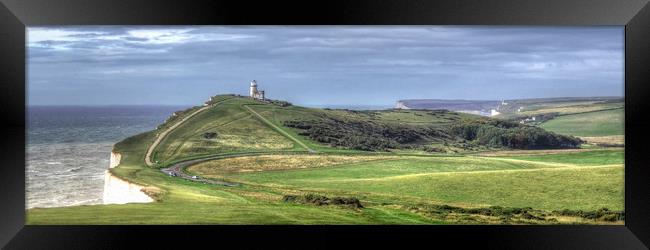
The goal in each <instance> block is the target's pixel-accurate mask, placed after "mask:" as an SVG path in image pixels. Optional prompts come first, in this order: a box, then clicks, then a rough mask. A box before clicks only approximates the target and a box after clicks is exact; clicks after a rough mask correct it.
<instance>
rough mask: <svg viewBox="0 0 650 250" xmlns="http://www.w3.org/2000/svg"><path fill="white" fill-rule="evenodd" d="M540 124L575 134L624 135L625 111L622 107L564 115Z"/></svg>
mask: <svg viewBox="0 0 650 250" xmlns="http://www.w3.org/2000/svg"><path fill="white" fill-rule="evenodd" d="M540 126H541V127H542V128H544V129H547V130H550V131H553V132H557V133H560V134H567V135H574V136H610V135H623V134H624V132H625V111H624V110H623V109H622V108H621V109H613V110H606V111H597V112H588V113H580V114H571V115H564V116H560V117H556V118H554V119H552V120H550V121H547V122H544V123H542V124H541V125H540Z"/></svg>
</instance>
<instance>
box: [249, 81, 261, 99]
mask: <svg viewBox="0 0 650 250" xmlns="http://www.w3.org/2000/svg"><path fill="white" fill-rule="evenodd" d="M250 97H252V98H255V99H260V100H264V90H258V89H257V82H256V81H255V80H253V81H251V91H250Z"/></svg>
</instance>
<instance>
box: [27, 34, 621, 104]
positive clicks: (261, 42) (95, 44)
mask: <svg viewBox="0 0 650 250" xmlns="http://www.w3.org/2000/svg"><path fill="white" fill-rule="evenodd" d="M53 29H56V30H61V31H65V32H68V33H69V35H65V34H68V33H65V32H63V33H61V32H58V33H56V34H55V35H56V36H55V37H54V38H58V39H59V40H57V39H52V40H47V39H45V40H43V39H44V38H43V37H45V35H42V36H41V40H42V41H40V42H33V43H30V44H28V64H29V65H28V66H29V71H28V75H29V79H30V81H29V82H28V85H29V86H31V87H32V88H30V89H32V90H33V91H31V90H30V91H28V92H29V93H28V94H29V96H30V98H29V100H30V102H33V103H40V104H43V103H45V102H46V101H45V100H47V103H49V104H54V103H51V102H53V100H60V102H61V103H60V104H70V103H69V102H70V100H75V99H79V98H74V95H80V94H83V95H90V96H93V95H94V96H95V98H84V99H83V101H84V102H87V101H88V102H90V103H86V104H102V103H103V104H110V103H115V99H111V98H109V97H106V96H102V95H101V93H102V91H101V90H104V91H109V90H110V88H115V89H129V91H128V93H124V95H125V96H123V97H121V98H120V102H126V103H143V102H144V103H151V104H156V103H160V102H161V100H163V101H162V103H161V104H196V103H194V101H190V102H189V103H188V100H195V99H196V102H200V101H202V100H204V99H205V97H206V96H207V95H213V94H215V93H225V92H234V93H240V94H243V93H245V92H246V82H247V81H249V80H251V79H257V80H259V81H260V84H261V85H263V86H264V88H265V89H267V91H268V93H269V95H270V96H271V97H273V98H279V99H283V98H284V99H288V100H290V101H294V102H303V103H304V104H325V103H338V104H345V103H347V104H388V103H392V102H393V101H394V100H396V99H403V98H451V99H454V98H471V99H502V98H506V99H507V98H524V97H545V96H557V95H563V96H590V95H591V96H593V95H622V86H623V85H622V84H623V77H622V76H623V46H624V44H623V28H622V27H507V26H506V27H501V26H485V27H482V26H478V27H477V26H414V27H408V26H388V27H387V26H356V27H337V26H332V27H320V26H319V27H281V26H273V27H261V26H226V27H215V26H187V27H185V26H137V27H130V26H72V27H65V26H63V27H36V28H30V29H29V30H28V32H30V33H31V32H43V30H45V31H47V30H53ZM134 31H135V34H137V36H136V35H133V34H134ZM65 86H69V87H70V88H74V87H77V88H79V90H78V91H70V93H65V92H64V91H59V92H56V93H57V95H60V97H52V96H51V95H48V91H47V90H48V88H52V89H59V90H60V89H70V88H67V87H65ZM179 86H184V87H183V88H184V89H183V93H184V95H185V96H183V97H178V96H177V95H176V93H177V92H178V91H177V89H176V88H179ZM188 86H193V87H190V88H188ZM495 86H498V87H496V89H495ZM93 88H96V89H93ZM366 89H372V90H373V91H372V92H367V91H364V90H366ZM423 89H426V91H424V90H423ZM109 92H110V91H109ZM45 95H48V96H47V98H45V97H44V96H45ZM143 96H146V98H144V99H143V98H142V97H143ZM71 97H72V98H71ZM129 98H132V99H133V100H131V99H129ZM39 100H44V101H42V102H41V101H39ZM79 100H82V99H79ZM76 104H84V103H76Z"/></svg>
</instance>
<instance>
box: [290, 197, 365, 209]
mask: <svg viewBox="0 0 650 250" xmlns="http://www.w3.org/2000/svg"><path fill="white" fill-rule="evenodd" d="M282 201H283V202H295V203H302V204H313V205H317V206H324V205H338V206H350V207H354V208H363V205H361V201H359V199H357V198H355V197H333V198H331V199H330V198H328V197H326V196H322V195H317V194H307V195H303V196H296V195H285V196H283V197H282Z"/></svg>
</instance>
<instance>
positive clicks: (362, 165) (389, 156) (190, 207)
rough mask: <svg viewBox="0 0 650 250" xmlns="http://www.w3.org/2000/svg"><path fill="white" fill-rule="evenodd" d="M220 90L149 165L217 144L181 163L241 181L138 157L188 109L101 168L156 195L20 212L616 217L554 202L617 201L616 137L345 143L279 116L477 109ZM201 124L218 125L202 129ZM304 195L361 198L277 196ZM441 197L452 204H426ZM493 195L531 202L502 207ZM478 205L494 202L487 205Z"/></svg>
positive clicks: (592, 205)
mask: <svg viewBox="0 0 650 250" xmlns="http://www.w3.org/2000/svg"><path fill="white" fill-rule="evenodd" d="M218 100H220V101H223V100H225V101H223V102H221V103H219V104H216V105H215V106H214V107H211V108H209V109H207V110H206V111H203V112H201V113H198V114H197V115H195V116H194V117H191V118H190V119H189V120H188V121H187V122H186V123H183V124H181V125H180V126H178V127H177V128H176V129H175V130H174V131H172V132H171V133H169V134H168V137H166V138H165V139H164V140H163V141H162V143H161V144H160V145H159V146H158V147H157V148H156V149H155V150H154V159H155V160H157V161H159V162H161V163H162V164H160V165H159V166H166V165H169V164H170V163H172V162H178V161H183V160H186V159H196V158H200V157H208V156H221V158H219V159H214V160H206V161H204V162H201V163H198V164H195V165H192V166H189V167H188V168H186V169H185V170H184V171H185V172H188V173H190V174H196V175H199V176H202V177H203V178H214V179H218V180H223V179H225V180H227V181H233V182H238V183H240V184H241V185H240V186H235V187H226V186H220V185H213V184H205V183H198V182H193V181H190V180H186V179H182V178H179V177H170V176H168V175H167V174H165V173H163V172H161V171H160V170H159V169H158V168H157V167H147V166H146V165H145V163H144V160H143V159H144V156H145V153H146V151H147V148H148V147H149V145H151V144H152V143H153V141H154V140H155V139H156V136H157V135H158V134H160V133H161V132H162V131H164V130H165V129H166V128H169V127H171V125H170V123H173V122H174V121H178V120H180V119H179V117H182V116H184V115H187V114H188V113H189V112H190V111H188V112H183V113H179V115H178V116H177V117H175V118H172V119H170V120H169V121H168V123H166V124H163V125H162V126H160V127H159V129H157V130H154V131H151V132H147V133H143V134H140V135H136V136H133V137H129V138H127V139H125V140H123V141H121V142H119V143H117V144H116V145H115V148H114V151H116V152H118V153H120V154H122V160H121V162H120V164H119V166H117V167H116V168H113V169H111V170H110V171H111V172H112V173H113V174H114V175H116V176H118V177H119V178H122V179H125V180H127V181H130V182H133V183H137V184H140V185H143V186H147V190H148V192H149V194H150V196H152V197H153V198H154V199H155V200H156V201H155V202H152V203H146V204H125V205H86V206H74V207H62V208H35V209H29V210H28V211H27V224H29V225H38V224H495V223H496V224H501V223H505V224H556V223H561V224H574V223H577V224H622V223H623V221H622V220H621V219H620V218H619V219H618V220H616V219H613V220H612V219H611V217H607V216H601V215H600V214H598V216H596V217H594V218H592V217H589V216H577V215H567V214H563V213H558V212H556V211H555V210H565V209H568V210H571V211H574V212H576V213H578V212H579V213H580V214H583V212H584V214H593V213H595V212H593V211H596V210H597V209H601V208H607V209H609V210H610V211H611V210H613V211H622V210H624V201H623V197H624V195H623V194H624V192H623V190H624V189H623V188H624V166H623V163H624V157H623V149H622V148H611V149H599V148H594V149H587V150H580V151H578V152H575V151H570V150H569V151H566V152H565V151H562V150H555V151H554V153H553V154H544V155H539V154H536V153H535V151H518V153H517V154H516V155H506V156H504V155H501V156H480V155H478V154H465V153H457V154H448V153H429V152H422V151H417V150H415V149H413V150H395V151H389V152H367V151H359V150H349V149H345V148H334V147H330V146H328V145H324V144H322V143H318V142H315V141H312V140H310V139H309V138H307V137H305V136H302V135H299V130H295V129H292V128H288V127H285V126H283V125H282V124H283V122H284V121H287V120H291V119H294V118H295V117H302V118H305V117H307V118H314V119H316V118H318V117H319V115H320V114H319V113H320V112H326V113H327V115H330V116H336V117H341V119H345V120H348V121H350V120H353V121H354V120H363V119H367V120H370V121H371V122H375V123H411V124H414V126H425V125H423V124H429V125H431V124H433V125H434V126H446V125H449V124H452V123H453V122H454V121H456V120H457V119H475V116H472V115H463V114H457V113H448V114H439V113H435V112H426V111H399V112H391V111H378V112H350V111H342V110H329V111H327V110H319V109H309V108H303V107H297V106H289V107H280V106H277V105H271V104H264V103H260V102H257V101H253V100H251V99H248V98H231V97H228V98H226V97H220V98H218ZM246 105H248V106H246ZM247 107H250V109H251V110H252V111H251V110H248V108H247ZM193 110H197V108H196V107H195V108H193ZM257 114H259V115H260V116H261V117H258V116H257ZM454 117H455V118H454ZM206 132H213V133H216V135H217V136H216V137H214V138H205V137H204V136H203V135H204V134H205V133H206ZM310 150H312V151H311V152H310ZM494 150H500V149H494ZM500 152H502V151H500ZM250 153H255V154H256V155H250ZM243 154H249V155H243ZM310 195H319V196H326V197H330V198H335V197H347V198H349V197H352V198H357V199H358V200H360V202H361V204H363V207H362V208H355V207H349V206H344V205H332V204H330V205H322V204H312V203H299V202H298V203H296V202H287V201H286V199H285V198H286V197H287V196H299V197H303V196H304V197H308V196H309V197H311V196H310ZM437 206H438V207H437ZM446 206H453V207H455V208H458V209H457V210H454V211H455V212H449V211H447V210H445V211H439V210H436V209H438V208H440V207H442V208H446ZM495 206H499V207H496V208H495ZM501 207H503V208H507V209H513V211H519V210H522V209H524V210H526V209H528V210H527V211H531V212H524V213H515V214H507V213H506V214H503V213H502V211H501V209H502V208H501ZM432 208H433V210H432ZM477 209H478V210H477ZM480 209H490V211H499V212H498V213H497V214H491V213H487V214H486V213H485V212H480V211H483V210H480ZM531 209H532V210H531ZM578 210H580V211H578ZM459 211H461V212H459ZM476 211H479V212H476ZM508 211H510V210H508ZM531 214H532V215H531ZM606 217H607V218H609V219H606ZM540 218H541V219H540ZM603 218H605V219H603Z"/></svg>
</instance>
